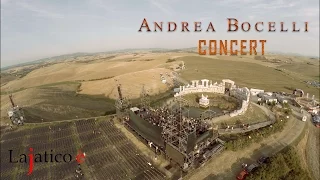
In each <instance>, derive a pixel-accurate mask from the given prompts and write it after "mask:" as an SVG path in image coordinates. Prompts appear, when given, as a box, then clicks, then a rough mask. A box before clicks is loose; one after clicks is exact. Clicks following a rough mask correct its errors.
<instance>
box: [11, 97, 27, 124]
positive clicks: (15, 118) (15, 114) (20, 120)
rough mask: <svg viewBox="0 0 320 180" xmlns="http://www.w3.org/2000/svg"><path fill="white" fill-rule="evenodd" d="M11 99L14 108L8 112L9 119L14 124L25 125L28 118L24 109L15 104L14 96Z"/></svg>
mask: <svg viewBox="0 0 320 180" xmlns="http://www.w3.org/2000/svg"><path fill="white" fill-rule="evenodd" d="M9 99H10V102H11V106H12V107H11V108H10V109H9V110H8V117H9V119H10V120H11V122H12V124H15V125H23V124H24V121H25V119H26V118H25V116H24V112H23V110H22V108H21V107H19V106H18V105H16V104H15V103H14V102H13V98H12V94H11V95H9Z"/></svg>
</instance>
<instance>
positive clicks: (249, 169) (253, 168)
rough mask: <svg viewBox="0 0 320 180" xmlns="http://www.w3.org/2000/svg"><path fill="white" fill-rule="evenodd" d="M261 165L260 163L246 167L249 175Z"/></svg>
mask: <svg viewBox="0 0 320 180" xmlns="http://www.w3.org/2000/svg"><path fill="white" fill-rule="evenodd" d="M259 166H260V165H259V164H258V163H253V164H251V165H249V166H248V167H246V171H247V173H252V172H253V171H255V170H256V169H257V168H258V167H259Z"/></svg>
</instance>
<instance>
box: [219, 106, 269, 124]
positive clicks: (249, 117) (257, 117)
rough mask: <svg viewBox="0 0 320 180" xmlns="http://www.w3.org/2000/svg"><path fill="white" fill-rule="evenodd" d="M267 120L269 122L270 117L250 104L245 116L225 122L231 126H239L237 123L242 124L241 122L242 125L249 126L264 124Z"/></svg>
mask: <svg viewBox="0 0 320 180" xmlns="http://www.w3.org/2000/svg"><path fill="white" fill-rule="evenodd" d="M267 120H268V116H267V115H266V114H265V113H264V112H263V111H262V110H261V109H260V108H258V107H256V106H254V105H252V104H250V105H249V107H248V110H247V111H246V112H245V114H243V115H240V116H235V117H232V118H230V119H228V120H226V121H224V122H225V123H227V124H229V125H230V124H237V123H239V124H240V122H241V124H242V123H243V124H247V123H257V122H263V121H267Z"/></svg>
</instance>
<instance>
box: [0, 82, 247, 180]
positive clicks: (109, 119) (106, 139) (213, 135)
mask: <svg viewBox="0 0 320 180" xmlns="http://www.w3.org/2000/svg"><path fill="white" fill-rule="evenodd" d="M121 88H122V86H121V84H118V85H117V90H118V99H117V100H116V105H115V107H116V115H112V116H105V117H94V118H86V119H80V120H79V119H77V120H70V121H68V122H50V123H35V124H31V123H30V124H26V125H25V127H24V128H22V129H20V128H18V129H12V128H9V127H6V128H3V127H2V129H1V134H2V136H1V146H2V150H1V155H2V157H6V158H3V159H1V172H2V173H1V179H15V178H18V179H20V178H27V176H26V174H27V172H28V165H29V164H28V163H10V162H9V158H10V154H9V150H14V152H15V153H17V155H18V154H21V153H24V154H28V153H29V148H30V147H32V148H33V149H34V151H35V152H39V153H43V152H44V151H48V150H51V149H52V150H54V152H57V153H61V154H66V153H67V154H71V155H73V156H75V155H76V154H77V152H78V151H79V150H81V151H83V152H85V153H86V158H85V162H86V163H84V164H83V165H81V167H82V169H83V173H84V174H85V177H91V178H96V179H137V180H140V179H168V178H171V176H173V175H174V174H176V172H177V171H178V172H180V171H181V174H183V173H187V172H188V171H189V170H191V169H194V168H197V167H200V166H201V165H203V164H204V163H206V162H207V161H208V160H209V159H210V158H211V157H213V156H215V155H218V154H219V153H220V152H222V151H223V150H224V143H225V142H224V141H222V140H221V139H219V134H220V131H221V129H219V128H218V127H217V125H216V124H214V123H213V120H214V118H217V117H219V116H228V117H230V118H231V117H235V116H238V115H242V114H244V113H245V112H246V111H247V109H248V105H249V97H250V91H249V90H248V88H246V87H244V88H240V87H237V86H236V85H235V83H234V82H233V81H231V80H228V79H225V80H222V82H221V83H217V82H216V83H212V81H210V80H207V79H203V80H200V81H199V80H193V81H191V84H187V85H181V86H180V87H179V88H178V89H179V90H178V91H175V93H174V94H173V95H172V97H169V98H168V99H166V100H165V101H164V102H163V103H162V104H161V105H160V106H157V107H154V106H151V105H150V101H151V100H150V96H148V94H147V93H146V92H145V91H143V92H142V93H141V97H140V100H141V102H140V103H138V104H136V106H134V105H132V104H131V103H130V102H129V101H130V100H129V99H128V98H126V97H124V96H123V93H122V89H121ZM199 94H201V96H199V98H198V99H197V100H196V99H195V98H194V97H198V95H199ZM193 95H196V96H193ZM188 96H189V97H188ZM190 97H191V98H190ZM201 103H205V104H206V105H207V106H202V105H201ZM225 104H229V105H231V107H228V108H226V109H224V108H223V107H221V106H219V105H225ZM217 105H218V106H217ZM114 117H117V118H114ZM117 123H118V125H120V126H122V127H123V126H124V127H126V128H127V130H129V132H131V133H132V134H133V135H135V136H136V137H137V138H138V139H139V140H141V142H142V143H144V144H145V145H146V146H148V147H149V148H150V149H151V150H152V151H153V152H154V155H155V157H160V158H163V159H165V161H167V162H169V164H167V165H166V166H165V167H164V168H163V167H162V168H159V165H155V164H154V160H155V159H154V158H155V157H154V156H146V154H145V153H143V152H142V151H141V149H139V147H137V144H134V143H133V141H132V139H128V136H127V135H125V134H124V131H123V130H120V129H119V127H117V126H116V124H117ZM17 155H15V156H17ZM77 167H78V163H77V162H76V160H75V158H74V159H72V161H70V162H68V163H65V162H64V163H57V162H50V163H44V162H43V163H35V168H34V172H33V179H37V178H38V179H72V178H74V177H75V171H76V169H77ZM170 167H171V168H170ZM165 169H166V170H165ZM12 170H13V171H12Z"/></svg>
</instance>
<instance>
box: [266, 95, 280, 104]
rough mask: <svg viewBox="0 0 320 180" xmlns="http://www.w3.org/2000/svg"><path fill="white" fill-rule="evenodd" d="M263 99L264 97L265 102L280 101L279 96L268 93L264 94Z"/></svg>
mask: <svg viewBox="0 0 320 180" xmlns="http://www.w3.org/2000/svg"><path fill="white" fill-rule="evenodd" d="M262 99H263V101H264V102H265V103H267V104H268V103H272V102H275V103H277V102H278V100H277V98H276V97H273V96H268V95H264V96H263V97H262Z"/></svg>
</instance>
